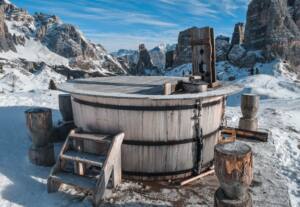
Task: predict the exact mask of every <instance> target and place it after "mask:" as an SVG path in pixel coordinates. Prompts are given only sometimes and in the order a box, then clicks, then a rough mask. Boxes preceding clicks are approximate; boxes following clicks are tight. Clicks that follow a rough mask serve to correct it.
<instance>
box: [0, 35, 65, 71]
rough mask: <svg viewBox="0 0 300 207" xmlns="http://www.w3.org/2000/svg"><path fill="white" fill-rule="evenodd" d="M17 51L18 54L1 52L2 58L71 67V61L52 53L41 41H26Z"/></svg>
mask: <svg viewBox="0 0 300 207" xmlns="http://www.w3.org/2000/svg"><path fill="white" fill-rule="evenodd" d="M16 49H17V53H15V52H13V51H8V52H1V53H0V57H1V58H5V59H8V60H15V59H17V58H23V59H26V60H28V61H35V62H46V63H47V64H49V65H65V66H68V65H69V60H68V59H67V58H64V57H62V56H59V55H57V54H56V53H54V52H51V51H50V50H49V49H48V48H47V47H46V46H44V45H43V44H42V43H41V42H40V41H35V40H33V39H26V41H25V45H24V46H23V45H17V46H16Z"/></svg>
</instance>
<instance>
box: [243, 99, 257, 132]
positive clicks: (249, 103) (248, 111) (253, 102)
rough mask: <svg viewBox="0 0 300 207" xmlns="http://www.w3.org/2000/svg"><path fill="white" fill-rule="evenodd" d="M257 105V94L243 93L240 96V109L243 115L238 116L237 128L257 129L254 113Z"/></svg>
mask: <svg viewBox="0 0 300 207" xmlns="http://www.w3.org/2000/svg"><path fill="white" fill-rule="evenodd" d="M258 107H259V96H258V95H255V94H243V95H242V98H241V110H242V114H243V117H241V118H240V121H239V128H240V129H245V130H250V131H257V129H258V121H257V118H256V114H257V111H258Z"/></svg>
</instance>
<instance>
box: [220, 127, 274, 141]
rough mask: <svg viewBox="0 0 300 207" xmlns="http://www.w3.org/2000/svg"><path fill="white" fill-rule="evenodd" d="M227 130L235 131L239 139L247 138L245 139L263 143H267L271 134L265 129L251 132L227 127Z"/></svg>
mask: <svg viewBox="0 0 300 207" xmlns="http://www.w3.org/2000/svg"><path fill="white" fill-rule="evenodd" d="M224 129H225V130H235V132H236V136H237V138H245V139H252V140H257V141H261V142H267V141H268V137H269V132H268V131H266V130H264V131H263V129H260V131H249V130H245V129H239V128H232V127H226V128H224Z"/></svg>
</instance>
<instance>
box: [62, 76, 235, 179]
mask: <svg viewBox="0 0 300 207" xmlns="http://www.w3.org/2000/svg"><path fill="white" fill-rule="evenodd" d="M184 80H186V81H187V80H188V78H180V77H165V76H134V77H133V76H116V77H105V78H92V79H83V80H75V81H72V82H69V83H65V84H63V85H61V86H60V89H61V90H63V91H65V92H68V93H71V94H72V107H73V112H74V114H73V115H74V123H75V125H76V126H77V127H79V128H82V130H83V131H86V132H93V133H98V132H101V133H102V132H103V133H108V134H111V133H112V134H113V133H117V132H119V131H123V132H124V133H125V138H124V143H123V146H122V163H123V165H122V170H123V172H124V173H125V174H126V175H127V176H129V175H130V176H131V177H135V178H138V179H142V178H146V179H148V178H149V179H150V177H151V178H153V179H155V180H158V179H174V178H179V177H186V176H189V175H191V173H192V172H195V171H196V172H198V173H199V172H201V171H203V170H204V169H207V168H208V167H209V166H211V165H212V160H213V154H214V153H213V147H214V145H215V144H216V143H217V141H218V139H219V137H220V126H221V122H222V117H223V114H224V99H223V97H224V96H226V95H229V94H231V93H234V92H237V91H239V90H240V87H239V86H232V85H227V86H222V87H218V88H215V89H212V88H209V89H208V90H207V91H206V92H202V93H182V92H181V93H179V92H177V93H172V94H171V95H163V94H164V87H163V84H164V83H166V82H168V83H171V85H172V86H176V87H177V88H178V87H182V84H179V83H182V81H184ZM176 87H172V91H173V88H176ZM198 102H199V104H198V105H197V103H198ZM200 105H201V106H203V107H201V106H200ZM199 110H201V113H199ZM200 114H201V116H199V115H200ZM196 128H198V131H197V130H196ZM196 131H197V132H196ZM201 132H202V133H201ZM202 135H203V137H202ZM202 139H203V140H202ZM200 142H203V143H200ZM202 146H203V147H202ZM91 148H92V146H90V149H91Z"/></svg>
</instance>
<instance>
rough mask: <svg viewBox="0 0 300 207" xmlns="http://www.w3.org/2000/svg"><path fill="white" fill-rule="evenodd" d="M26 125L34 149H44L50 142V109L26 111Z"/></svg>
mask: <svg viewBox="0 0 300 207" xmlns="http://www.w3.org/2000/svg"><path fill="white" fill-rule="evenodd" d="M25 115H26V125H27V128H28V131H29V134H30V136H31V138H32V145H33V147H34V148H37V147H44V146H46V145H47V144H48V143H49V142H50V137H51V130H52V112H51V109H48V108H31V109H28V110H26V111H25Z"/></svg>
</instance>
